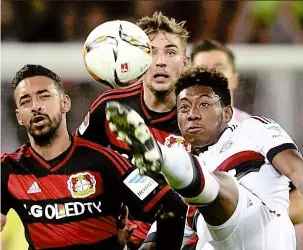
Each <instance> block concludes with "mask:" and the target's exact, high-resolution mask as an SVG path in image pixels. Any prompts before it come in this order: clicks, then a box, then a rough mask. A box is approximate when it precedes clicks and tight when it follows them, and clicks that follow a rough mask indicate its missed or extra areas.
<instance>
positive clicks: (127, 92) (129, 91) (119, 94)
mask: <svg viewBox="0 0 303 250" xmlns="http://www.w3.org/2000/svg"><path fill="white" fill-rule="evenodd" d="M141 89H142V84H137V85H134V87H130V88H125V89H115V90H109V91H106V92H105V93H102V94H101V95H100V96H99V97H98V98H97V100H96V101H95V102H94V103H93V104H92V105H91V107H90V112H91V113H92V112H94V110H96V108H97V107H98V106H99V105H100V103H102V102H105V101H107V100H111V99H117V98H123V97H129V96H133V95H137V94H139V93H140V92H141Z"/></svg>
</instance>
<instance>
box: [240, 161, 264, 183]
mask: <svg viewBox="0 0 303 250" xmlns="http://www.w3.org/2000/svg"><path fill="white" fill-rule="evenodd" d="M264 163H265V161H264V160H262V161H246V162H243V163H241V164H240V165H238V166H236V167H235V170H236V175H235V177H236V178H237V179H238V180H240V179H241V178H242V177H243V176H245V175H247V174H249V173H252V172H259V171H260V169H261V167H262V165H263V164H264Z"/></svg>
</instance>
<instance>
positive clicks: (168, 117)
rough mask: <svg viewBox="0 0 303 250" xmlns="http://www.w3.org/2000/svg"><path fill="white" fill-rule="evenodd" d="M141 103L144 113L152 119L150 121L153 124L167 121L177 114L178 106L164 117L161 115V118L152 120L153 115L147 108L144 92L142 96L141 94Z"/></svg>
mask: <svg viewBox="0 0 303 250" xmlns="http://www.w3.org/2000/svg"><path fill="white" fill-rule="evenodd" d="M140 104H141V108H142V110H143V113H144V115H145V116H146V117H147V119H148V120H150V123H152V124H155V123H158V122H163V121H167V120H169V119H171V118H172V117H173V116H175V115H176V114H177V108H174V109H173V110H172V111H171V113H169V114H168V115H166V116H164V117H161V118H159V119H155V120H152V117H151V116H150V114H149V113H148V110H147V109H146V108H145V105H144V100H143V94H141V96H140Z"/></svg>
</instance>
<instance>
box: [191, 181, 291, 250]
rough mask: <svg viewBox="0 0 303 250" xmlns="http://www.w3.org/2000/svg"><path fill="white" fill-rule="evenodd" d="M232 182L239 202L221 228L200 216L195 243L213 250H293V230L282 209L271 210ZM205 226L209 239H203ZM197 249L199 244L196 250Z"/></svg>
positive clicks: (201, 247) (240, 185)
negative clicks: (236, 189) (210, 246)
mask: <svg viewBox="0 0 303 250" xmlns="http://www.w3.org/2000/svg"><path fill="white" fill-rule="evenodd" d="M236 183H237V186H238V193H239V202H238V205H237V208H236V210H235V212H234V214H233V215H232V217H231V218H230V219H229V220H228V221H227V222H225V223H224V224H223V225H221V226H211V225H207V224H206V223H205V221H204V219H203V217H202V215H201V214H200V215H199V216H200V217H201V218H199V220H198V221H197V234H198V237H199V240H200V239H201V241H204V240H206V241H208V242H209V243H210V244H212V245H213V247H214V248H215V249H217V250H221V249H222V250H295V249H296V239H295V232H294V227H293V225H292V223H291V221H290V219H289V216H288V214H286V213H285V209H281V211H282V212H280V211H271V210H270V208H268V207H267V206H266V205H265V204H264V203H263V202H262V200H261V199H260V198H259V197H257V196H256V195H254V194H253V193H252V192H251V191H249V190H248V189H246V188H245V187H244V186H243V185H242V184H239V183H238V182H237V181H236ZM206 225H207V228H208V230H209V232H210V235H211V238H212V239H205V236H206V234H205V228H206ZM199 229H200V230H199ZM199 232H201V233H202V235H201V233H199ZM206 237H207V236H206ZM203 238H204V239H203ZM207 238H208V237H207ZM199 245H200V244H199ZM201 249H203V244H201V245H200V246H199V248H198V247H197V250H201Z"/></svg>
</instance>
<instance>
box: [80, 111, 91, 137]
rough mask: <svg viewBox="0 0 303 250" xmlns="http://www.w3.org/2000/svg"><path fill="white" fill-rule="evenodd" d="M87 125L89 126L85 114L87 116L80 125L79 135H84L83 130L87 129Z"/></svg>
mask: <svg viewBox="0 0 303 250" xmlns="http://www.w3.org/2000/svg"><path fill="white" fill-rule="evenodd" d="M88 125H89V112H88V113H87V115H86V116H85V118H84V121H83V122H82V123H81V125H80V127H79V133H80V134H81V135H83V134H84V132H85V130H86V129H87V128H88Z"/></svg>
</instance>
